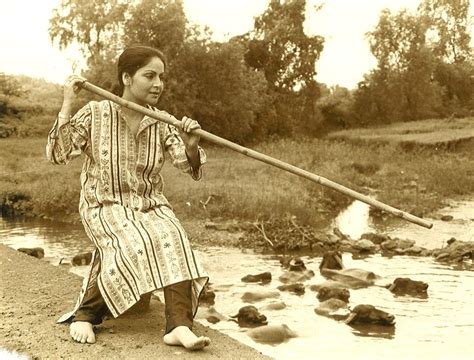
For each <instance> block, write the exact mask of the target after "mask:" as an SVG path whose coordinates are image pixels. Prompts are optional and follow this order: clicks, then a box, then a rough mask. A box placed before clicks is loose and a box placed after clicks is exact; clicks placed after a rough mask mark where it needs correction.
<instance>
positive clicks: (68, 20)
mask: <svg viewBox="0 0 474 360" xmlns="http://www.w3.org/2000/svg"><path fill="white" fill-rule="evenodd" d="M127 6H128V5H127V4H126V3H124V2H121V1H120V0H62V1H61V5H60V6H59V7H58V8H56V9H54V10H53V15H52V17H51V19H50V21H49V24H50V26H49V35H50V38H51V40H52V41H55V40H57V41H58V43H59V48H60V49H64V48H67V47H68V46H69V45H71V44H72V43H77V44H78V45H79V46H80V47H81V50H82V52H83V54H84V55H85V56H86V57H87V58H91V57H92V58H94V57H96V56H97V57H98V56H100V55H102V52H103V51H104V50H108V49H110V46H117V42H118V38H117V36H118V35H119V34H120V25H121V23H122V22H123V20H124V19H125V14H126V9H127Z"/></svg>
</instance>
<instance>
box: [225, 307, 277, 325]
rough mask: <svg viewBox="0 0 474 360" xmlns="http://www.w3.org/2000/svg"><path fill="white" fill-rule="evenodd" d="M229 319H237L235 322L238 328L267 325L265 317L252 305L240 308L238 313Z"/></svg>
mask: <svg viewBox="0 0 474 360" xmlns="http://www.w3.org/2000/svg"><path fill="white" fill-rule="evenodd" d="M231 318H233V319H237V320H236V322H237V323H238V324H239V326H240V327H256V326H262V325H267V324H268V321H267V317H266V316H265V315H263V314H262V313H260V312H259V311H258V309H257V308H256V307H255V306H253V305H247V306H244V307H241V308H240V309H239V312H238V313H237V314H236V315H233V316H231Z"/></svg>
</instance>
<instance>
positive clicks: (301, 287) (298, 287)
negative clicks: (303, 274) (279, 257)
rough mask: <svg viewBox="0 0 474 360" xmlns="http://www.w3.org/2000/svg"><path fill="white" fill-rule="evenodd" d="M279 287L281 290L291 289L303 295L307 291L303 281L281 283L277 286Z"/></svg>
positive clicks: (290, 290)
mask: <svg viewBox="0 0 474 360" xmlns="http://www.w3.org/2000/svg"><path fill="white" fill-rule="evenodd" d="M277 289H278V290H280V291H289V292H292V293H294V294H296V295H303V294H304V292H305V288H304V285H303V284H302V283H295V284H286V285H280V286H278V287H277Z"/></svg>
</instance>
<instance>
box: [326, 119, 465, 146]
mask: <svg viewBox="0 0 474 360" xmlns="http://www.w3.org/2000/svg"><path fill="white" fill-rule="evenodd" d="M328 138H332V139H343V140H353V141H358V140H359V141H360V140H362V141H380V142H389V143H416V144H419V145H439V144H443V143H452V142H455V143H456V142H459V141H463V140H467V139H473V138H474V118H473V117H469V118H463V119H432V120H419V121H410V122H404V123H394V124H390V125H387V126H380V127H375V128H367V129H351V130H343V131H337V132H334V133H331V134H330V135H329V136H328Z"/></svg>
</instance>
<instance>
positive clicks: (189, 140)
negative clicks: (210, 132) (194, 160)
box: [178, 116, 201, 149]
mask: <svg viewBox="0 0 474 360" xmlns="http://www.w3.org/2000/svg"><path fill="white" fill-rule="evenodd" d="M200 128H201V125H199V123H198V122H197V121H196V120H193V119H191V118H188V117H186V116H183V118H182V119H181V127H178V132H179V136H181V139H182V140H183V142H184V145H185V146H186V148H189V149H192V148H196V149H197V146H198V144H199V139H200V136H199V135H198V134H196V133H193V132H192V131H193V130H197V129H200Z"/></svg>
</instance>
